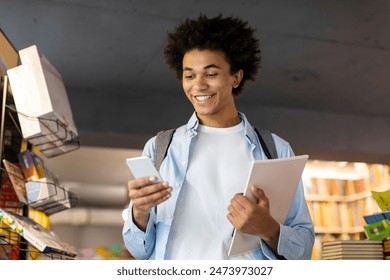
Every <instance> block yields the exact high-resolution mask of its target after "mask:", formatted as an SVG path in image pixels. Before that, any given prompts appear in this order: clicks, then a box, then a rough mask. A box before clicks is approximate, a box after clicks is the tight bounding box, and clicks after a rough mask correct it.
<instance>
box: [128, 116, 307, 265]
mask: <svg viewBox="0 0 390 280" xmlns="http://www.w3.org/2000/svg"><path fill="white" fill-rule="evenodd" d="M240 117H241V119H242V121H243V122H244V131H245V136H246V140H247V142H248V147H249V149H250V151H251V154H252V156H253V159H254V160H262V159H267V158H266V156H265V154H264V152H263V150H262V148H261V145H260V143H259V140H258V137H257V135H256V132H255V131H254V129H253V127H252V126H251V125H250V124H249V122H248V120H247V119H246V117H245V115H244V114H242V113H240ZM198 125H199V120H198V119H197V117H196V114H195V113H194V114H193V115H192V117H191V118H190V120H189V122H188V123H187V125H183V126H181V127H179V128H178V129H177V130H176V131H175V134H174V136H173V138H172V142H171V144H170V147H169V149H168V153H167V156H166V158H165V159H164V161H163V162H162V164H161V167H160V174H161V177H162V179H163V180H164V181H168V182H169V183H170V185H171V186H172V188H173V190H172V196H171V197H170V198H169V199H168V200H167V201H165V202H164V203H162V204H161V205H159V206H158V211H154V210H152V211H151V212H150V217H149V221H148V224H147V228H146V232H144V231H142V230H140V229H139V228H138V227H137V226H136V225H135V224H134V223H133V221H132V218H131V217H132V204H131V203H130V205H129V208H128V215H127V216H128V217H129V218H128V219H127V220H126V221H125V223H124V227H123V232H122V235H123V239H124V243H125V245H126V247H127V249H128V250H129V252H130V253H131V254H132V255H133V256H134V257H135V258H136V259H148V258H150V259H165V256H166V245H167V240H168V237H169V233H170V229H171V224H172V220H173V219H174V213H175V208H176V202H177V199H178V197H179V194H180V191H181V188H182V186H183V182H184V179H185V176H186V170H187V166H188V158H189V152H190V143H191V140H192V138H193V137H196V135H197V128H198ZM272 137H273V139H274V142H275V145H276V149H277V152H278V157H279V158H285V157H291V156H293V155H294V154H293V151H292V149H291V147H290V145H289V144H288V143H287V142H286V141H284V140H283V139H282V138H280V137H278V136H277V135H275V134H273V135H272ZM154 144H155V137H153V138H151V139H150V140H149V141H148V142H147V143H146V145H145V148H144V151H143V154H144V155H146V156H148V157H150V158H152V159H154ZM260 244H261V246H260V248H259V249H257V250H255V251H253V252H251V254H252V257H253V258H254V259H259V260H263V259H277V256H276V255H275V254H274V253H273V252H272V250H271V249H270V248H269V247H268V245H266V243H265V242H263V241H262V240H261V239H260ZM313 244H314V229H313V223H312V220H311V217H310V214H309V210H308V207H307V204H306V201H305V197H304V192H303V186H302V181H300V182H299V185H298V188H297V191H296V193H295V197H294V200H293V202H292V205H291V207H290V210H289V213H288V215H287V218H286V222H285V223H284V225H280V234H279V244H278V252H277V253H278V254H279V255H282V256H284V257H285V258H286V259H310V258H311V253H312V248H313ZM205 258H207V256H205Z"/></svg>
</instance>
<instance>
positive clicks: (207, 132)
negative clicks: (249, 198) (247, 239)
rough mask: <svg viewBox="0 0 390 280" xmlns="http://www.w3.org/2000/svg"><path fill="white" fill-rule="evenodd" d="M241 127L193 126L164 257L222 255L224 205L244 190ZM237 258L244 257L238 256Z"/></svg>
mask: <svg viewBox="0 0 390 280" xmlns="http://www.w3.org/2000/svg"><path fill="white" fill-rule="evenodd" d="M243 130H244V126H243V123H242V122H241V123H240V124H238V125H236V126H234V127H229V128H213V127H207V126H201V125H200V126H199V129H198V135H197V137H195V138H194V139H193V141H192V143H191V147H190V156H189V159H190V161H189V165H188V172H187V174H186V178H185V182H184V184H183V189H182V190H181V193H180V196H179V198H178V202H177V206H176V210H175V219H174V220H173V224H172V227H171V232H170V236H169V237H168V245H167V252H168V255H167V259H181V260H184V259H213V260H216V259H228V256H227V252H228V249H229V246H230V242H231V239H232V233H233V225H232V224H231V223H230V222H229V220H228V219H227V214H228V210H227V207H228V205H229V204H230V200H231V199H232V198H233V196H234V195H235V194H236V193H242V192H243V191H244V189H245V183H246V179H247V176H248V173H249V168H250V164H251V161H252V155H251V153H250V150H249V146H248V143H247V141H246V139H245V133H244V131H243ZM240 258H250V255H243V256H240Z"/></svg>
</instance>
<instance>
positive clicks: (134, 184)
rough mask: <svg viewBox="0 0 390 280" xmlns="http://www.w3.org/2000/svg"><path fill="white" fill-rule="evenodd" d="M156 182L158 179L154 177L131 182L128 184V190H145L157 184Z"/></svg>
mask: <svg viewBox="0 0 390 280" xmlns="http://www.w3.org/2000/svg"><path fill="white" fill-rule="evenodd" d="M156 181H157V178H156V177H154V176H151V177H143V178H140V179H135V180H130V181H129V182H128V188H129V190H133V189H140V188H143V187H145V186H148V185H151V184H155V183H156Z"/></svg>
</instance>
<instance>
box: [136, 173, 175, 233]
mask: <svg viewBox="0 0 390 280" xmlns="http://www.w3.org/2000/svg"><path fill="white" fill-rule="evenodd" d="M156 180H157V178H156V177H154V176H153V177H145V178H141V179H136V180H130V181H129V182H128V188H129V198H130V199H131V200H132V202H133V217H132V218H133V222H134V223H135V224H136V225H137V226H138V227H139V228H140V229H141V230H143V231H145V230H146V226H147V224H148V220H149V213H150V210H151V209H152V208H153V207H154V206H157V205H159V204H160V203H162V202H164V201H166V200H167V199H168V198H169V197H170V196H171V192H172V187H170V186H169V184H168V182H162V183H156Z"/></svg>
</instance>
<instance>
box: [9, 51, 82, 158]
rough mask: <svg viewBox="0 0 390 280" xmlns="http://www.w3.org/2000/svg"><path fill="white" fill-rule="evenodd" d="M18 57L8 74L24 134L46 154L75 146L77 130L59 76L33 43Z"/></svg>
mask: <svg viewBox="0 0 390 280" xmlns="http://www.w3.org/2000/svg"><path fill="white" fill-rule="evenodd" d="M19 56H20V60H21V65H19V66H17V67H14V68H12V69H9V70H8V71H7V73H8V76H9V79H10V84H11V88H12V93H13V97H14V101H15V106H16V110H17V112H18V116H19V121H20V125H21V129H22V133H23V137H24V138H25V139H27V140H29V141H30V142H31V143H32V144H34V145H36V146H38V147H39V148H41V150H42V153H43V154H45V155H46V156H49V157H50V156H54V155H57V154H59V153H61V152H67V151H69V150H73V149H75V145H74V142H78V140H77V139H78V132H77V128H76V125H75V123H74V120H73V115H72V110H71V108H70V104H69V100H68V97H67V93H66V89H65V86H64V83H63V80H62V77H61V75H60V74H59V73H58V71H57V70H56V69H55V68H54V67H53V65H52V64H50V62H49V61H48V60H47V59H46V58H45V57H44V56H43V55H41V54H40V53H39V52H38V48H37V46H35V45H33V46H31V47H28V48H25V49H23V50H20V51H19ZM72 144H73V145H72ZM40 145H41V147H40ZM50 149H54V150H55V151H56V152H55V153H53V152H45V150H47V151H50Z"/></svg>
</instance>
